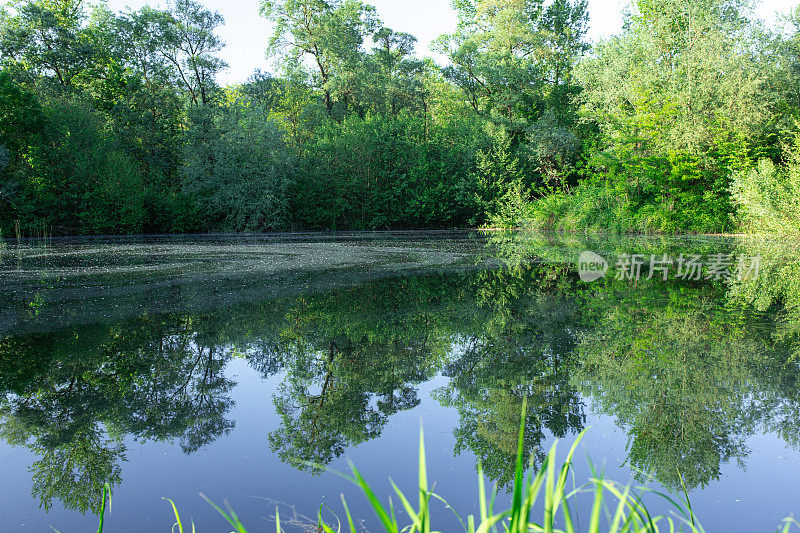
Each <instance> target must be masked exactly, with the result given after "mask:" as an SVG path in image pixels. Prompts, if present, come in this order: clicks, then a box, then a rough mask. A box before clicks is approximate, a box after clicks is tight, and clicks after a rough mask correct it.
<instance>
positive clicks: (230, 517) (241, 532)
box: [200, 493, 247, 533]
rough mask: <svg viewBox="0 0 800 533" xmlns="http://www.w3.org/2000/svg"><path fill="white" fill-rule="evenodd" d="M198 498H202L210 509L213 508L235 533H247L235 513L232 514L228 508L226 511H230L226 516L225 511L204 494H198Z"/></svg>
mask: <svg viewBox="0 0 800 533" xmlns="http://www.w3.org/2000/svg"><path fill="white" fill-rule="evenodd" d="M200 497H201V498H203V499H204V500H205V501H207V502H208V504H209V505H211V507H213V508H214V509H215V510H216V511H217V512H218V513H219V514H221V515H222V517H223V518H225V520H227V521H228V523H229V524H230V525H232V526H233V528H234V530H235V531H236V533H247V530H246V529H245V527H244V525H242V523H241V522H240V521H239V517H238V516H236V513H234V512H233V511H232V510H231V509H230V507H228V511H230V514H228V513H226V512H225V511H223V510H222V508H221V507H220V506H219V505H217V504H216V503H214V502H212V501H211V499H210V498H209V497H208V496H206V495H205V494H203V493H200Z"/></svg>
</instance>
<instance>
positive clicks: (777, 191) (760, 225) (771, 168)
mask: <svg viewBox="0 0 800 533" xmlns="http://www.w3.org/2000/svg"><path fill="white" fill-rule="evenodd" d="M785 152H786V155H785V160H786V165H785V166H782V167H776V166H775V164H774V163H773V162H772V161H771V160H769V159H762V160H761V161H759V162H758V165H757V166H756V168H754V169H750V170H743V171H740V172H738V173H737V174H736V175H735V176H734V179H733V184H732V186H731V194H732V196H733V201H734V202H735V204H736V206H737V207H738V214H739V217H740V218H741V224H742V226H743V227H744V228H745V229H747V230H748V231H750V232H753V233H776V234H797V233H798V232H800V203H798V202H800V200H799V199H800V194H799V193H800V134H795V139H794V142H793V143H791V144H787V145H786V148H785Z"/></svg>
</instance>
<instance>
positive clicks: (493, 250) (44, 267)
mask: <svg viewBox="0 0 800 533" xmlns="http://www.w3.org/2000/svg"><path fill="white" fill-rule="evenodd" d="M586 250H591V251H594V252H596V253H598V254H600V255H601V256H602V257H603V258H605V259H606V260H607V261H608V262H609V263H610V265H609V266H610V269H609V273H608V275H607V276H606V277H605V278H603V279H600V280H598V281H595V282H592V283H587V282H584V281H581V280H580V278H579V276H578V269H577V262H578V256H579V255H580V254H581V253H582V252H584V251H586ZM637 254H638V255H640V256H641V258H644V259H642V263H643V265H642V268H641V276H639V279H615V274H616V273H617V268H616V266H617V263H618V262H619V264H620V265H625V264H627V263H626V262H625V257H626V256H629V255H630V256H636V255H637ZM664 254H668V255H669V256H671V257H673V258H676V263H675V264H673V265H672V266H671V267H670V270H669V271H668V272H666V273H665V272H664V271H662V270H658V271H653V272H651V270H650V266H651V265H650V260H651V257H652V256H656V257H658V258H661V257H662V256H663V255H664ZM681 254H684V255H685V256H686V257H688V256H689V255H691V254H696V255H699V256H701V258H704V260H706V263H708V262H709V261H711V259H709V258H712V257H713V256H715V255H716V254H734V257H733V258H732V259H731V264H730V265H729V267H730V268H729V270H730V274H731V275H730V276H728V275H727V272H726V273H725V275H713V272H712V271H711V270H703V271H702V272H701V276H700V277H701V279H699V280H694V279H681V278H678V277H677V273H678V272H677V270H678V265H677V258H678V257H679V256H680V255H681ZM740 257H744V258H756V257H758V258H760V268H759V270H758V273H757V274H758V275H757V276H756V275H752V276H750V277H747V276H737V272H736V267H737V258H740ZM684 266H685V265H684ZM742 272H743V271H742ZM651 273H652V274H653V275H652V276H651V275H650V274H651ZM740 273H741V272H740ZM662 274H665V275H666V277H667V279H666V280H665V279H663V276H662ZM708 274H712V275H708ZM718 274H719V272H718ZM629 277H632V278H635V277H636V276H629ZM708 277H710V278H711V279H706V278H708ZM739 277H741V278H742V279H738V278H739ZM647 278H650V279H647ZM798 341H800V264H799V263H798V247H797V245H795V244H793V243H787V242H786V241H785V240H783V241H782V240H774V241H763V240H744V239H716V238H682V239H633V238H616V239H607V240H604V239H597V238H595V239H592V240H586V239H581V238H577V237H575V238H569V239H566V238H560V239H559V238H553V237H543V236H539V235H527V234H517V235H500V234H498V235H492V236H488V237H487V236H482V235H479V234H476V233H440V234H430V233H406V234H355V235H340V236H308V235H294V236H281V237H249V238H242V237H194V238H177V237H176V238H171V237H170V238H167V237H164V238H147V239H144V238H143V239H105V240H67V241H55V242H53V243H52V245H51V246H50V247H48V248H43V247H41V246H39V247H37V246H36V245H35V243H27V244H24V245H23V247H22V249H18V248H17V247H16V243H9V245H8V246H7V247H6V249H5V250H4V251H3V252H2V257H0V465H2V472H3V475H2V476H0V531H50V528H49V526H50V525H52V526H54V527H56V528H58V529H59V530H61V531H63V532H64V533H70V532H77V531H91V530H92V528H93V527H94V528H95V529H96V518H95V517H93V515H92V510H93V509H94V508H95V507H96V505H97V503H98V500H99V495H100V490H101V487H102V485H103V483H105V482H109V483H110V484H111V485H112V486H113V487H114V496H113V505H112V510H111V514H110V515H109V517H108V519H107V530H106V531H110V532H134V531H137V532H138V531H169V528H170V526H171V525H172V522H173V520H172V518H171V509H170V507H169V505H168V504H167V503H166V502H164V501H162V499H161V498H162V497H169V498H172V499H174V500H175V502H176V504H177V505H178V506H179V508H180V509H181V511H182V513H183V515H184V518H188V517H193V518H194V520H195V522H196V523H197V524H198V526H199V531H228V529H225V526H224V523H223V522H222V519H221V518H219V516H218V515H216V513H215V512H214V511H213V510H212V509H211V508H210V507H209V506H208V505H207V504H206V503H205V502H204V501H203V500H202V499H201V498H200V497H199V496H198V493H201V492H202V493H204V494H206V495H208V496H209V497H210V498H211V499H212V500H215V501H218V502H222V501H223V500H228V501H229V502H230V504H231V505H232V506H233V508H234V509H236V511H237V513H238V514H239V515H240V517H241V518H242V519H243V520H244V522H245V523H246V524H248V525H249V527H250V528H251V529H252V530H253V531H274V525H273V524H272V523H271V522H270V517H271V515H273V514H274V510H275V507H276V505H277V506H280V509H281V516H282V517H284V518H292V520H293V525H291V526H290V527H289V529H290V530H297V531H305V530H309V528H308V526H309V525H310V523H311V522H313V519H307V518H305V517H316V513H317V510H318V508H319V505H320V504H321V503H326V504H328V505H330V506H331V507H332V508H333V509H334V510H336V511H339V510H340V509H341V504H340V503H339V494H340V493H344V494H345V495H346V496H347V498H348V502H349V503H350V507H351V509H352V510H353V511H354V512H355V513H356V514H357V515H359V516H363V517H364V525H365V527H366V528H367V529H372V530H374V529H375V528H374V525H375V524H374V521H373V517H372V514H371V512H370V511H369V510H368V508H367V507H366V506H365V505H364V502H363V499H362V498H361V497H360V496H359V495H358V493H357V491H356V490H354V489H353V488H352V487H350V486H349V485H348V484H347V483H346V482H344V481H342V480H341V479H340V478H338V477H336V476H334V475H332V474H329V473H325V472H319V471H317V470H316V469H314V468H311V467H309V466H307V465H306V464H305V463H304V462H303V461H313V462H316V463H322V464H326V465H330V466H331V467H333V468H335V469H338V470H345V469H346V462H345V458H346V457H349V458H351V459H352V460H353V461H355V463H356V464H357V465H358V466H359V467H360V469H362V471H363V473H364V475H365V476H366V477H367V478H368V479H369V480H371V481H373V482H374V484H375V485H376V488H377V489H378V490H380V491H382V494H385V495H387V496H388V494H389V492H390V490H391V489H390V485H389V482H388V478H389V477H391V478H392V479H394V481H395V482H397V484H398V485H400V486H401V487H402V488H404V489H406V490H407V491H409V492H413V490H414V482H415V477H416V454H417V449H416V446H417V439H418V435H419V426H420V423H422V424H423V426H424V428H425V434H426V443H427V447H428V463H429V469H430V473H429V478H430V479H431V481H432V482H435V483H436V491H437V492H438V493H440V494H442V495H444V496H445V497H446V498H447V499H448V501H449V502H450V504H451V505H452V506H453V507H454V508H456V509H457V510H459V511H460V512H462V513H463V514H469V513H474V512H476V511H477V509H476V507H475V504H476V502H477V478H476V474H475V464H476V459H480V460H481V461H482V463H483V465H484V469H485V471H486V473H487V476H488V477H489V478H490V480H491V481H492V482H494V483H497V484H498V486H499V487H500V497H499V499H500V500H506V499H507V496H506V495H505V488H507V487H508V484H509V481H510V479H511V473H512V469H513V464H514V454H515V445H516V433H517V429H518V427H519V420H520V413H521V406H522V402H523V398H525V397H527V398H528V405H529V410H528V412H527V416H526V431H525V448H526V451H527V452H528V453H530V454H532V455H533V457H534V458H535V461H537V462H540V461H541V460H542V458H543V453H544V452H545V451H546V450H547V449H548V448H549V446H550V444H552V442H553V441H554V438H556V437H558V438H563V439H566V440H567V441H569V442H571V441H572V440H573V439H574V437H575V436H576V435H577V433H579V432H580V431H581V430H583V429H585V428H587V427H588V428H590V429H589V431H588V432H587V436H586V438H585V440H584V442H583V444H582V445H581V447H580V452H579V454H578V455H579V459H578V461H577V465H576V469H575V473H576V478H577V480H579V481H583V480H584V479H586V478H588V476H589V474H590V469H589V467H588V465H587V461H586V460H585V459H584V457H585V456H586V455H589V456H591V458H592V460H593V461H594V463H595V464H597V465H599V466H601V467H602V468H604V469H605V472H606V474H607V476H608V477H610V478H612V479H616V480H618V481H621V482H628V481H631V480H634V481H636V482H646V483H648V484H650V485H651V486H653V487H654V488H659V489H662V490H668V491H673V492H679V491H680V479H681V477H682V478H683V480H684V482H685V483H686V485H687V488H688V489H689V491H690V497H691V500H692V504H693V506H694V508H695V511H696V512H697V514H698V516H699V518H700V520H701V521H702V522H703V523H704V524H705V526H706V529H707V530H708V531H773V530H774V529H775V527H776V526H777V525H778V523H779V521H780V520H781V519H782V518H784V517H786V516H789V515H790V514H792V513H800V498H797V496H798V494H800V481H798V480H800V360H798V359H797V357H798V356H800V343H798ZM564 448H566V446H564ZM651 504H652V506H653V508H654V509H655V510H657V511H658V510H660V509H662V507H661V504H660V502H659V501H658V500H653V501H652V502H651ZM434 513H435V514H434V520H435V521H439V528H440V529H441V530H443V531H457V530H458V524H457V522H456V521H455V520H454V519H453V518H452V515H451V514H450V511H448V510H445V509H444V508H438V509H436V510H435V511H434ZM310 530H313V528H311V529H310Z"/></svg>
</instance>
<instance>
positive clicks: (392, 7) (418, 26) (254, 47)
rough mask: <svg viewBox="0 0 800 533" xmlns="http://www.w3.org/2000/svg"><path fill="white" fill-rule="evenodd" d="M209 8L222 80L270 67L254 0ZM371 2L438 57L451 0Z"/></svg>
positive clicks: (597, 1) (781, 8) (601, 24)
mask: <svg viewBox="0 0 800 533" xmlns="http://www.w3.org/2000/svg"><path fill="white" fill-rule="evenodd" d="M798 1H800V0H762V1H761V2H760V5H759V6H758V7H757V11H756V13H757V14H758V16H759V17H761V18H763V19H764V20H766V21H768V22H774V21H775V13H778V12H780V13H784V14H786V13H788V12H789V11H790V9H791V6H792V5H797V2H798ZM201 2H202V3H203V4H205V5H206V6H207V7H208V8H210V9H212V10H214V11H219V12H220V13H221V14H222V15H223V16H224V17H225V26H224V27H222V28H221V29H220V30H219V32H218V33H219V35H220V37H222V39H223V40H224V41H225V42H226V43H227V46H226V47H225V49H224V51H223V53H222V56H223V58H224V59H225V61H227V62H228V65H230V67H229V68H228V69H227V70H226V71H225V72H223V73H222V74H220V76H219V80H220V82H221V83H222V84H235V83H240V82H243V81H245V80H246V79H247V78H248V77H249V76H250V75H251V74H252V73H253V71H255V70H256V69H259V68H260V69H262V70H267V71H269V70H272V69H270V66H271V62H270V60H268V59H267V58H266V56H265V50H266V47H267V41H268V40H269V37H270V33H271V28H270V24H269V23H268V22H267V21H266V20H264V19H263V18H261V17H259V16H258V4H259V0H201ZM367 2H368V3H370V4H372V5H374V6H375V7H376V8H377V10H378V14H379V15H380V17H381V20H383V23H384V24H385V25H387V26H389V27H390V28H392V29H394V30H396V31H404V32H407V33H410V34H412V35H414V36H415V37H417V39H418V40H419V41H418V43H417V54H418V55H420V56H432V57H435V58H437V59H439V60H441V58H439V57H438V56H436V55H435V54H434V53H432V52H431V51H430V43H431V41H433V40H434V39H435V38H436V37H438V36H439V35H441V34H443V33H449V32H452V31H453V30H454V29H455V27H456V22H457V18H456V14H455V12H454V11H453V9H452V8H451V7H450V4H451V0H371V1H370V0H367ZM629 3H630V2H629V0H589V15H590V17H591V20H590V23H589V40H590V41H592V42H596V41H597V40H600V39H603V38H606V37H609V36H611V35H614V34H615V33H618V32H619V31H620V29H621V26H622V12H623V10H624V8H625V7H626V6H627V5H628V4H629ZM163 4H164V2H160V1H158V0H149V1H148V0H108V6H109V8H111V9H112V10H113V11H120V10H125V9H126V8H131V9H133V10H136V9H139V8H140V7H142V6H143V5H151V6H153V7H157V6H163Z"/></svg>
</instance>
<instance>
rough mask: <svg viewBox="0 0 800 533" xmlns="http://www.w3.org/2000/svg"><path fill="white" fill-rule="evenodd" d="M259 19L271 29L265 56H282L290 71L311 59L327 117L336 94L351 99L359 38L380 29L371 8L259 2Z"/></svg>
mask: <svg viewBox="0 0 800 533" xmlns="http://www.w3.org/2000/svg"><path fill="white" fill-rule="evenodd" d="M261 14H262V15H263V16H264V17H266V18H267V19H269V20H270V21H272V22H273V23H274V24H275V32H274V34H273V36H272V38H271V39H270V43H269V48H268V53H270V54H271V55H276V54H279V53H284V54H285V56H284V59H285V60H286V65H287V67H288V68H290V69H296V68H298V66H299V65H300V64H301V63H302V60H303V59H304V58H308V59H310V60H311V61H312V62H313V63H314V65H315V69H316V75H315V76H314V77H313V80H314V85H315V87H317V88H318V89H319V90H320V91H322V95H323V98H324V102H325V109H326V110H327V112H328V115H331V114H332V112H333V104H334V97H335V95H336V93H339V94H341V95H343V96H345V95H348V94H350V93H351V92H352V83H353V82H356V81H357V80H358V77H357V76H353V75H352V74H354V73H355V71H356V70H357V69H358V67H359V66H360V65H361V64H362V63H363V55H364V52H363V49H362V46H363V42H364V38H365V37H366V36H367V35H369V34H371V33H372V32H373V31H375V29H376V28H377V27H378V26H379V22H378V19H377V16H376V14H375V8H374V7H372V6H369V5H366V4H364V3H362V2H360V1H359V0H262V2H261Z"/></svg>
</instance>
